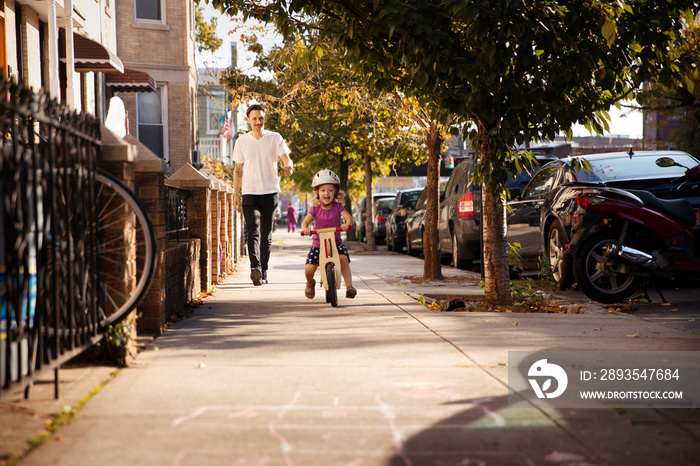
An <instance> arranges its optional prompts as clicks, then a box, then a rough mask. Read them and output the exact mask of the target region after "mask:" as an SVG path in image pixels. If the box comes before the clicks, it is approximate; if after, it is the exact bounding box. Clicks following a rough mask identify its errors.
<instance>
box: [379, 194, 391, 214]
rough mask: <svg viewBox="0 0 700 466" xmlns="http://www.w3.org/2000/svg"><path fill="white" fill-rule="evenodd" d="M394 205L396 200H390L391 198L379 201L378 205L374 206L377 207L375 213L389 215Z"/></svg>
mask: <svg viewBox="0 0 700 466" xmlns="http://www.w3.org/2000/svg"><path fill="white" fill-rule="evenodd" d="M393 203H394V200H393V199H390V198H386V199H379V200H378V201H376V203H375V204H374V206H375V213H379V212H382V213H387V212H390V211H391V206H392V204H393Z"/></svg>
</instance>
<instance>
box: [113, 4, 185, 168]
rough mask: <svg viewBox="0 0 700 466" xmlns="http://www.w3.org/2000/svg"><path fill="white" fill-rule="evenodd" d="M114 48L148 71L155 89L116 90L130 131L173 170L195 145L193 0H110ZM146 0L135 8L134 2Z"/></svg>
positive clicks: (128, 62) (131, 63)
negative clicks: (113, 11)
mask: <svg viewBox="0 0 700 466" xmlns="http://www.w3.org/2000/svg"><path fill="white" fill-rule="evenodd" d="M114 4H115V8H116V16H117V39H118V42H117V50H118V53H119V57H120V58H121V60H122V62H123V63H124V66H125V68H127V69H131V70H137V71H142V72H145V73H147V74H148V75H149V76H151V77H152V78H153V79H154V80H155V82H156V84H157V86H156V92H118V93H117V94H116V95H117V96H119V97H120V98H121V99H122V100H123V101H124V105H125V107H126V110H127V112H128V115H129V132H130V134H133V135H134V136H135V137H136V138H138V140H139V141H141V142H142V143H144V144H145V145H146V146H147V147H148V148H149V149H151V151H153V152H154V153H155V154H156V155H158V156H159V157H161V158H163V159H164V160H165V161H166V162H167V163H168V164H169V171H171V172H175V171H177V170H178V169H179V168H180V167H182V166H183V165H185V164H187V163H191V161H192V150H193V149H194V148H195V146H196V121H197V105H196V96H197V69H196V67H195V55H194V51H195V29H194V1H193V0H151V1H143V0H121V1H118V2H114ZM141 5H146V6H148V7H149V8H146V7H144V8H143V9H141V10H140V9H139V6H141Z"/></svg>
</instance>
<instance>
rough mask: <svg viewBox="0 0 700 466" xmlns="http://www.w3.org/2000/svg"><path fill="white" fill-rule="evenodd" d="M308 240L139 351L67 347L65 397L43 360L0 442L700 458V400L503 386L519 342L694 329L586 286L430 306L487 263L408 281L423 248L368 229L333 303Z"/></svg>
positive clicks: (43, 448)
mask: <svg viewBox="0 0 700 466" xmlns="http://www.w3.org/2000/svg"><path fill="white" fill-rule="evenodd" d="M309 241H310V240H309V239H308V238H300V237H299V236H298V235H297V234H291V233H287V232H286V231H283V230H278V231H277V232H276V233H275V238H274V243H275V247H274V250H273V253H272V259H271V268H270V271H269V284H266V285H262V286H257V287H256V286H253V285H252V283H251V281H250V278H249V270H248V269H247V263H246V262H245V260H244V261H243V262H242V263H241V266H240V270H238V271H237V272H236V273H235V274H233V275H232V276H229V277H228V278H227V279H226V280H225V281H224V282H223V283H221V284H219V285H217V286H216V290H215V292H214V294H213V295H212V296H210V297H209V298H207V299H206V300H205V302H204V303H203V304H202V305H201V306H199V307H198V308H197V309H196V310H195V312H194V313H193V315H192V316H191V317H190V318H189V319H186V320H182V321H179V322H177V323H174V324H172V325H171V326H169V327H168V329H167V331H166V332H165V333H164V334H163V335H161V336H159V337H158V338H155V339H152V340H144V339H141V343H142V351H141V352H140V353H139V355H138V358H137V360H136V363H135V364H134V365H132V366H130V367H128V368H125V369H122V370H120V371H118V373H116V374H115V373H114V370H115V368H113V367H105V366H99V365H85V364H78V365H71V364H68V365H67V366H66V367H65V368H64V369H62V375H61V393H62V395H61V398H60V399H59V400H54V399H53V398H52V395H53V387H52V385H51V383H50V380H51V378H50V377H48V378H47V379H46V381H45V382H39V383H37V384H35V385H34V387H33V388H32V390H31V393H30V398H29V400H24V399H22V397H21V396H20V395H19V394H18V395H17V396H15V397H11V398H10V399H8V400H6V401H4V402H3V403H2V406H1V407H2V409H1V410H0V445H2V449H1V450H0V454H2V453H5V454H6V452H13V453H14V455H15V456H16V457H20V458H21V464H22V465H27V466H32V465H42V466H45V465H66V466H68V465H70V466H80V465H90V466H92V465H125V464H128V465H148V466H157V465H173V466H189V465H285V466H289V465H302V466H306V465H312V466H313V465H324V466H325V465H353V466H360V465H463V466H466V465H470V466H471V465H489V466H493V465H496V466H501V465H509V466H510V465H559V466H586V465H608V464H609V465H666V464H668V465H693V464H700V414H699V413H698V410H697V409H690V408H675V409H674V408H663V409H661V408H642V409H637V408H609V407H604V406H602V405H600V406H598V407H593V408H586V409H575V408H550V407H545V408H543V407H537V406H535V405H534V404H533V405H527V404H526V406H527V407H525V408H522V409H520V408H513V407H511V406H509V403H508V394H509V391H508V387H509V377H508V375H509V374H508V361H509V352H511V351H530V352H539V351H555V352H563V351H575V352H582V351H588V350H597V351H678V350H683V351H699V350H700V337H699V336H698V335H697V334H694V333H692V332H688V331H684V330H682V329H677V328H673V327H669V326H666V325H663V324H662V323H659V322H654V321H647V320H644V319H641V318H638V317H635V316H634V315H625V314H621V313H615V312H606V311H605V310H604V309H602V308H601V307H599V306H596V305H592V304H590V303H588V302H578V303H573V304H574V306H573V307H572V309H577V310H579V311H580V312H578V313H571V314H536V313H508V312H449V313H448V312H433V311H431V310H430V309H428V308H426V307H425V306H424V305H422V304H420V303H419V302H418V301H417V300H416V299H415V297H416V296H420V295H421V294H423V295H424V296H430V295H451V294H461V295H465V296H469V297H472V298H474V299H478V297H479V296H482V291H481V290H480V289H479V286H478V275H477V274H474V273H473V272H467V271H460V270H455V269H452V268H447V267H446V268H444V274H445V275H446V277H447V279H446V280H444V281H442V282H421V281H420V280H415V279H413V280H409V279H407V277H420V276H421V275H422V268H423V265H422V260H421V259H418V258H414V257H409V256H406V255H401V254H395V253H388V252H380V253H369V252H363V251H362V250H361V249H362V247H363V246H362V245H359V244H352V245H351V253H352V263H351V267H352V271H353V284H354V286H355V287H356V288H357V290H358V294H357V297H356V298H355V299H353V300H350V299H347V298H345V293H344V291H343V292H342V293H341V294H340V297H339V306H338V307H336V308H333V307H331V306H330V305H329V304H327V303H326V302H325V299H324V293H323V291H322V290H321V289H317V293H316V297H315V298H314V299H313V300H308V299H306V298H305V297H304V274H303V268H304V258H305V257H306V253H307V250H308V247H309V245H310V243H309ZM455 277H459V278H472V280H467V284H461V285H459V286H456V287H455V285H454V283H455V281H454V280H450V278H453V279H454V278H455ZM48 375H49V376H50V375H51V374H48ZM98 388H100V389H99V390H97V389H98ZM91 391H92V392H93V393H92V395H91V396H89V395H90V393H91ZM81 400H83V403H84V406H82V409H81V410H80V412H79V413H78V414H77V416H75V418H74V419H73V421H72V422H70V423H69V424H67V425H64V426H62V427H61V428H60V429H59V430H58V431H57V432H55V433H54V434H53V436H52V438H51V439H50V440H49V441H48V442H45V443H43V444H41V445H40V446H38V447H35V448H29V447H28V444H27V440H28V439H29V437H31V436H34V435H37V434H38V433H40V431H41V430H42V429H43V424H44V423H45V422H46V419H48V418H50V417H51V416H52V415H53V414H54V413H56V412H57V411H58V410H60V409H62V408H63V407H64V406H66V409H68V407H70V406H73V407H75V406H76V405H77V404H79V403H80V401H81Z"/></svg>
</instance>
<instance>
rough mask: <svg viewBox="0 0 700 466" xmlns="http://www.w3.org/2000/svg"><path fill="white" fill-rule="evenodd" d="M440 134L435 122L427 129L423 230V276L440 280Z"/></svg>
mask: <svg viewBox="0 0 700 466" xmlns="http://www.w3.org/2000/svg"><path fill="white" fill-rule="evenodd" d="M441 146H442V135H441V134H440V128H439V127H438V126H437V124H436V123H435V122H431V123H430V129H429V130H428V184H427V191H428V194H427V200H426V205H425V230H424V231H423V257H424V261H423V278H424V279H427V280H441V279H442V268H441V265H440V252H439V250H438V244H439V237H438V206H439V204H440V160H441V158H442V157H441V150H440V149H441Z"/></svg>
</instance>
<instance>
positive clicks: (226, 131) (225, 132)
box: [219, 112, 231, 140]
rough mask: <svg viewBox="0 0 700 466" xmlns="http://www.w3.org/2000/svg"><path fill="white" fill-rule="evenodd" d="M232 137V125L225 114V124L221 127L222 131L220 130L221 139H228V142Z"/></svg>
mask: <svg viewBox="0 0 700 466" xmlns="http://www.w3.org/2000/svg"><path fill="white" fill-rule="evenodd" d="M227 113H228V112H227ZM230 135H231V124H230V123H229V120H228V117H227V115H226V113H224V123H223V124H222V125H221V129H220V130H219V137H224V138H226V140H229V139H230Z"/></svg>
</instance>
